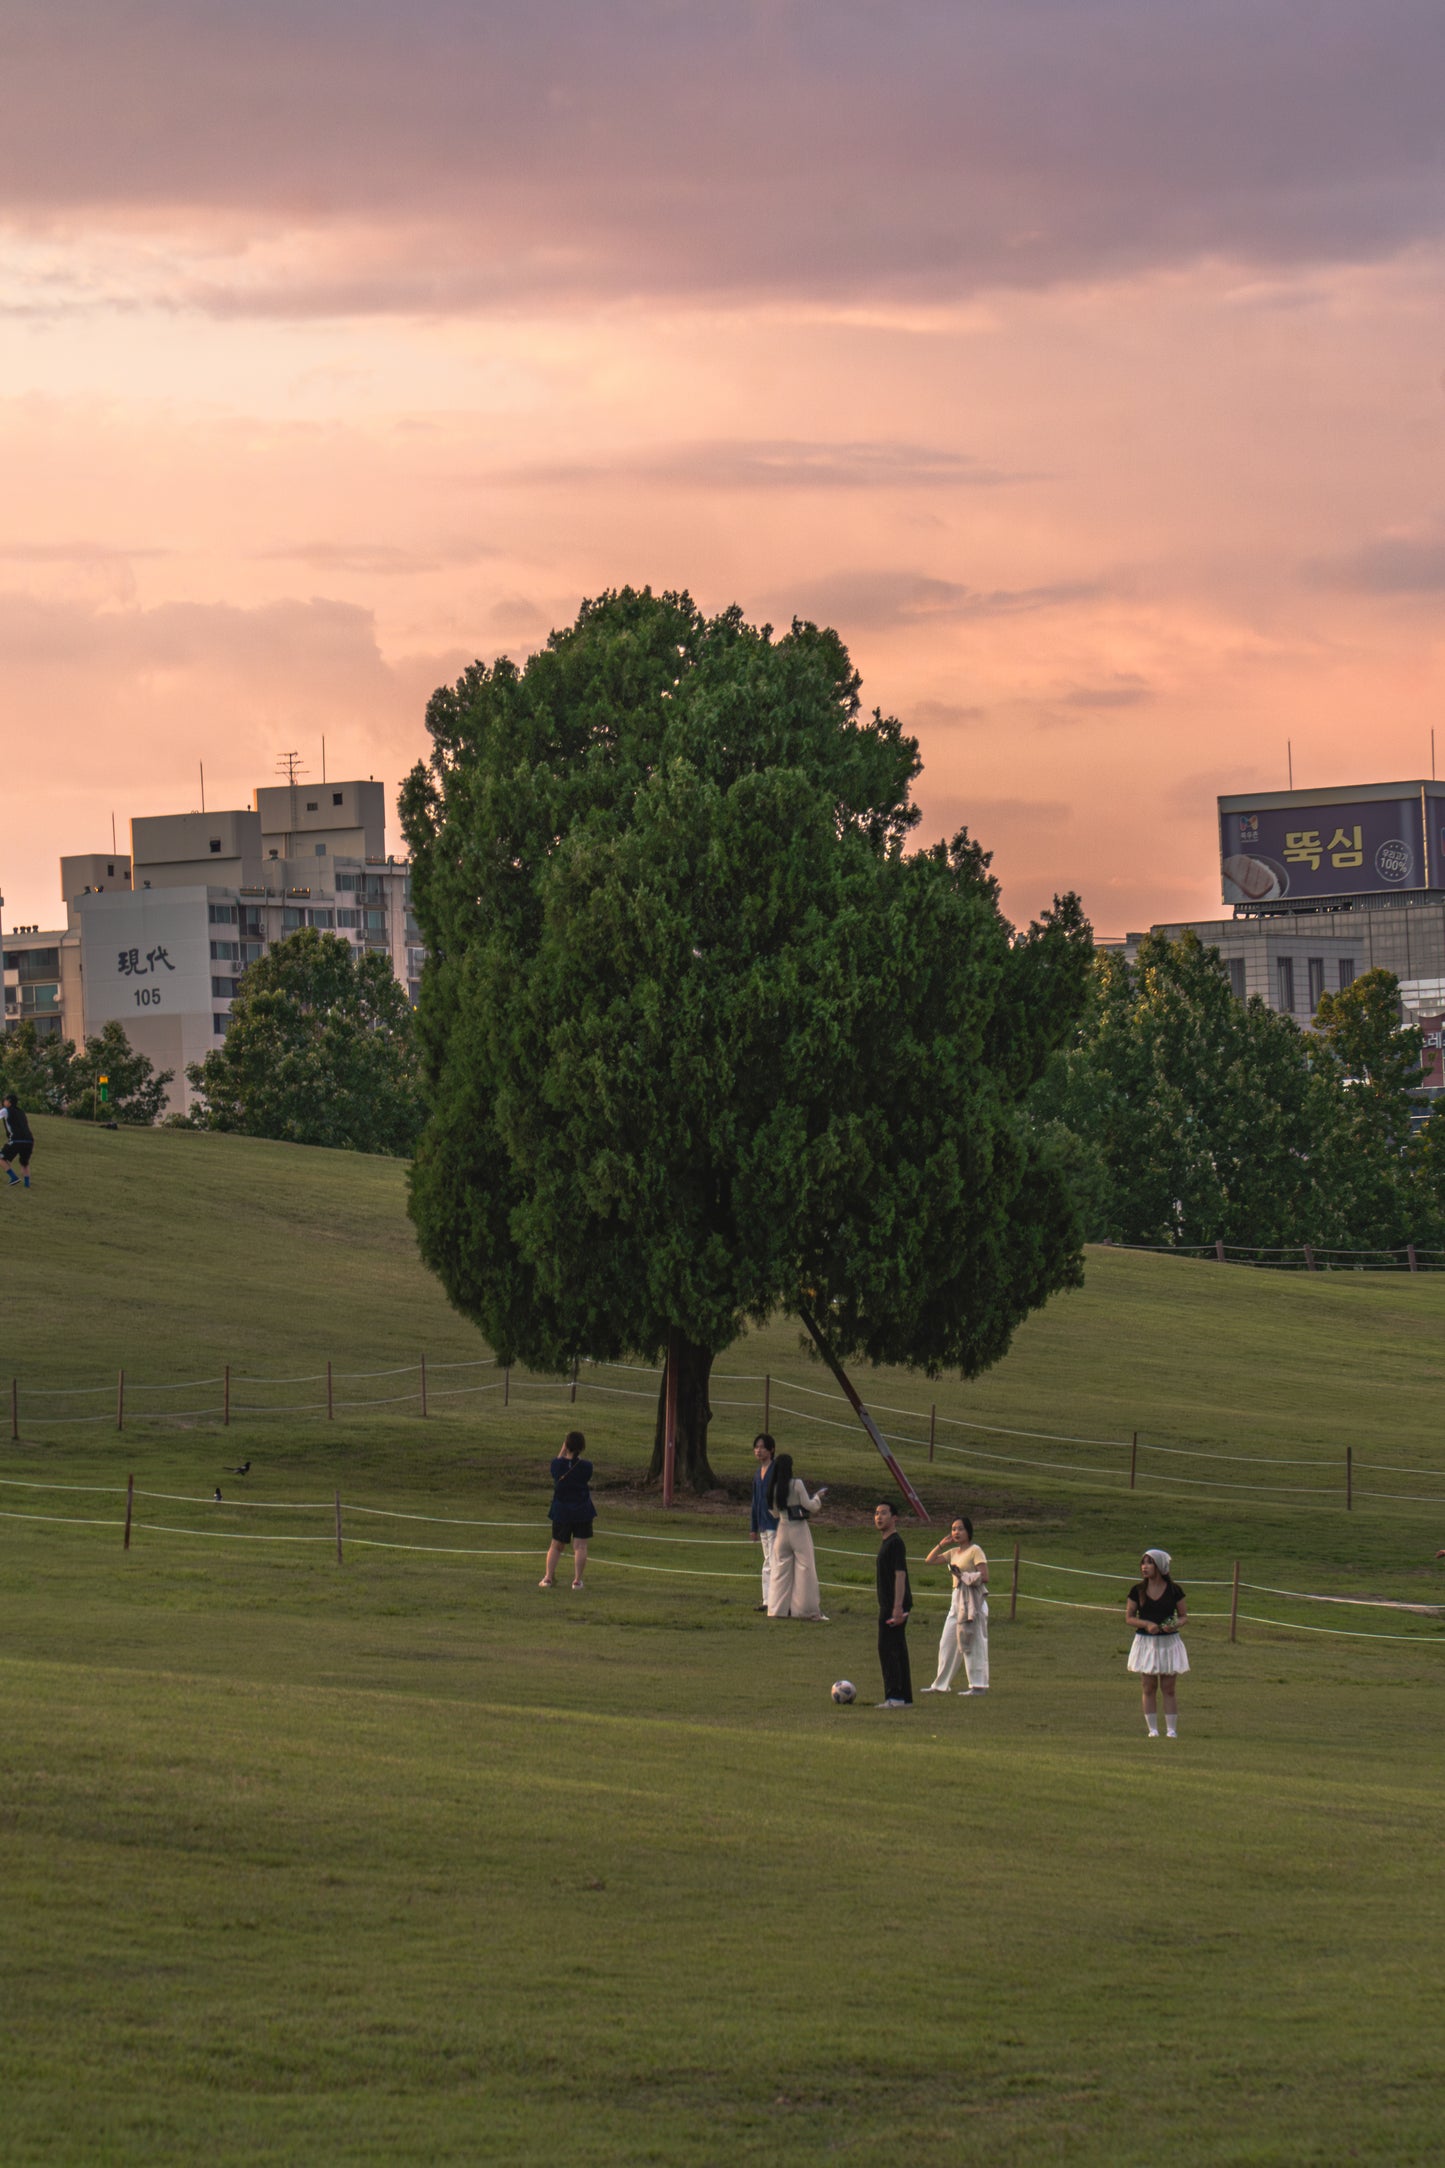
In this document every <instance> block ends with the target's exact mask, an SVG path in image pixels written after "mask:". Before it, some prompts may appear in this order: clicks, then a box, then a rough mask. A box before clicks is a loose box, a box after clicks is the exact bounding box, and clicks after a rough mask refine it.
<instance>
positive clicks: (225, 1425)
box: [221, 1363, 231, 1430]
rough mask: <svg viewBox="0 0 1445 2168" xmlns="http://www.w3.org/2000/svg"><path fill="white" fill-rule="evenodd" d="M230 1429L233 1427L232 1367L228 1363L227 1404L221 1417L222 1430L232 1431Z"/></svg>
mask: <svg viewBox="0 0 1445 2168" xmlns="http://www.w3.org/2000/svg"><path fill="white" fill-rule="evenodd" d="M230 1427H231V1365H230V1364H229V1363H227V1365H226V1376H225V1404H224V1409H223V1413H222V1417H221V1428H222V1429H223V1430H229V1429H230Z"/></svg>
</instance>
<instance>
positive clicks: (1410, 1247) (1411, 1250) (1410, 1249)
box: [1405, 1242, 1420, 1272]
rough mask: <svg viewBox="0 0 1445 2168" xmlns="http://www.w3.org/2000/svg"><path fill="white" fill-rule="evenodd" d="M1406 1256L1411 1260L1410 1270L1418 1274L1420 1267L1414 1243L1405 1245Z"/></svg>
mask: <svg viewBox="0 0 1445 2168" xmlns="http://www.w3.org/2000/svg"><path fill="white" fill-rule="evenodd" d="M1405 1255H1406V1256H1407V1257H1408V1258H1409V1260H1410V1270H1411V1271H1412V1272H1418V1271H1419V1269H1420V1267H1419V1265H1418V1264H1417V1263H1416V1260H1415V1245H1414V1243H1413V1242H1407V1243H1406V1244H1405Z"/></svg>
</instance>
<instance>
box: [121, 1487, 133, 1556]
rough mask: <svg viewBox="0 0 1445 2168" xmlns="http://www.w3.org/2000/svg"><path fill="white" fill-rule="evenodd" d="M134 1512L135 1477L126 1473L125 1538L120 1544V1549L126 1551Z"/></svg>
mask: <svg viewBox="0 0 1445 2168" xmlns="http://www.w3.org/2000/svg"><path fill="white" fill-rule="evenodd" d="M134 1512H135V1477H134V1476H133V1475H128V1476H127V1477H126V1479H125V1540H124V1542H123V1543H122V1544H121V1549H122V1550H123V1551H128V1550H129V1549H130V1522H131V1515H132V1514H133V1513H134Z"/></svg>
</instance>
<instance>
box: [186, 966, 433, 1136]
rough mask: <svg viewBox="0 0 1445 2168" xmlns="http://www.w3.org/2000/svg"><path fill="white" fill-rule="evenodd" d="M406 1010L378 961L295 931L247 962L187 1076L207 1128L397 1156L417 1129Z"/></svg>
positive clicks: (416, 1083)
mask: <svg viewBox="0 0 1445 2168" xmlns="http://www.w3.org/2000/svg"><path fill="white" fill-rule="evenodd" d="M418 1070H419V1065H418V1060H417V1054H416V1045H415V1036H414V1032H413V1022H412V1012H411V1005H410V1003H409V1002H408V1000H407V997H406V995H405V993H404V992H403V990H402V988H401V987H400V986H399V985H398V983H397V981H396V978H395V976H394V974H393V972H392V968H391V964H390V961H389V959H388V958H387V957H386V956H384V955H380V954H376V953H368V954H362V955H353V953H352V947H351V943H350V942H349V941H344V940H342V939H341V937H340V936H339V935H337V934H333V933H319V932H318V931H317V930H316V928H315V927H312V926H303V927H301V928H300V929H299V930H298V931H297V932H296V933H293V934H288V935H287V937H286V939H285V940H284V941H277V942H276V943H275V944H274V945H273V946H272V947H271V948H270V949H269V950H268V952H267V953H266V955H264V956H262V957H260V958H259V959H258V960H257V961H256V962H255V963H253V964H248V965H247V967H246V970H245V973H244V974H243V976H242V978H241V981H240V984H239V986H238V988H237V990H236V995H235V998H234V1000H233V1001H232V1003H231V1022H230V1026H229V1028H228V1030H227V1032H226V1036H225V1038H224V1040H223V1041H222V1042H221V1044H220V1045H219V1046H218V1047H216V1048H214V1049H213V1050H212V1051H211V1052H210V1053H209V1054H207V1056H206V1058H205V1060H204V1061H200V1062H193V1063H192V1064H191V1066H190V1067H189V1068H188V1069H187V1071H186V1074H187V1076H188V1077H189V1079H190V1081H191V1084H192V1086H193V1088H194V1090H195V1091H196V1093H197V1095H198V1099H199V1104H198V1106H197V1107H196V1108H195V1109H194V1111H193V1113H192V1115H191V1117H190V1120H191V1122H192V1123H193V1124H194V1125H195V1126H197V1127H199V1128H204V1129H226V1130H235V1131H238V1132H239V1133H240V1134H241V1135H243V1136H248V1137H277V1138H280V1139H282V1140H284V1141H286V1142H289V1143H292V1144H326V1145H331V1146H333V1147H335V1148H337V1149H339V1150H343V1151H352V1152H376V1153H381V1154H385V1155H390V1156H392V1157H396V1158H405V1157H406V1156H407V1155H408V1154H409V1153H410V1152H411V1150H412V1148H413V1146H414V1144H415V1142H416V1138H417V1134H418V1132H419V1130H420V1128H421V1122H422V1097H421V1088H420V1080H419V1073H418Z"/></svg>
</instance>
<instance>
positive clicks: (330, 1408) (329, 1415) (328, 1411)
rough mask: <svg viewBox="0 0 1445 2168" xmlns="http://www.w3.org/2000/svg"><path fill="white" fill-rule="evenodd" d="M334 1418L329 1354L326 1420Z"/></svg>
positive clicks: (327, 1363) (327, 1362)
mask: <svg viewBox="0 0 1445 2168" xmlns="http://www.w3.org/2000/svg"><path fill="white" fill-rule="evenodd" d="M334 1419H335V1405H334V1403H333V1401H332V1398H331V1359H330V1357H329V1356H328V1357H327V1361H326V1420H327V1422H328V1423H330V1422H332V1421H334ZM338 1547H339V1546H338Z"/></svg>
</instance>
